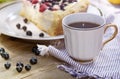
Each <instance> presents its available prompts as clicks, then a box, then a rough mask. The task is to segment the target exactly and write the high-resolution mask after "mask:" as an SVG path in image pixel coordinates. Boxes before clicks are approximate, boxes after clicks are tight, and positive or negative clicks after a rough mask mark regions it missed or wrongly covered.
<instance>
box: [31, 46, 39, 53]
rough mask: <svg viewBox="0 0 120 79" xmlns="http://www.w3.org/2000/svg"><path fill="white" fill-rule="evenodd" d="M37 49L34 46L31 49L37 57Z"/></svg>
mask: <svg viewBox="0 0 120 79" xmlns="http://www.w3.org/2000/svg"><path fill="white" fill-rule="evenodd" d="M37 48H38V47H37V46H35V47H33V48H32V52H33V53H34V54H35V55H39V54H40V51H39V50H38V49H37Z"/></svg>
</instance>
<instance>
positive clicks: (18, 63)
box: [16, 62, 24, 67]
mask: <svg viewBox="0 0 120 79" xmlns="http://www.w3.org/2000/svg"><path fill="white" fill-rule="evenodd" d="M16 66H22V67H24V64H23V63H22V62H17V63H16Z"/></svg>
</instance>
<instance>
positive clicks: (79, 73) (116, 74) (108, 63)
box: [38, 36, 120, 79]
mask: <svg viewBox="0 0 120 79" xmlns="http://www.w3.org/2000/svg"><path fill="white" fill-rule="evenodd" d="M38 50H39V51H41V53H40V55H42V56H44V55H45V54H48V53H49V54H50V55H52V56H54V57H56V58H58V59H60V60H62V61H64V62H66V63H68V64H69V66H68V65H67V66H66V65H59V66H58V68H59V69H61V70H64V71H65V72H68V73H69V74H71V75H72V76H74V77H76V78H78V79H81V77H83V76H86V75H88V76H93V77H94V78H95V79H120V37H119V36H117V37H116V38H115V39H114V40H112V41H111V42H109V43H108V44H107V45H105V47H104V48H103V50H102V51H101V52H100V53H99V55H98V57H97V58H96V59H95V61H94V62H92V63H89V64H81V63H80V62H77V61H75V60H73V59H72V58H71V57H69V54H68V53H67V51H66V49H57V48H55V47H54V46H51V45H50V46H48V47H47V46H43V45H38ZM48 51H49V52H48ZM86 79H87V78H86Z"/></svg>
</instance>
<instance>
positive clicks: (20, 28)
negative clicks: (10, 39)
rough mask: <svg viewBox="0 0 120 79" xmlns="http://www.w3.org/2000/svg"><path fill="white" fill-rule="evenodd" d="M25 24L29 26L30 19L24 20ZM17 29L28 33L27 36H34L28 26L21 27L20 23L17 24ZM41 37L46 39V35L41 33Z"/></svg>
mask: <svg viewBox="0 0 120 79" xmlns="http://www.w3.org/2000/svg"><path fill="white" fill-rule="evenodd" d="M23 22H24V23H25V24H27V23H28V19H27V18H24V19H23ZM16 28H17V29H18V30H23V31H24V32H25V33H26V35H27V36H32V35H33V33H32V31H30V30H27V26H25V25H24V26H21V24H20V23H17V24H16ZM39 37H44V33H40V34H39Z"/></svg>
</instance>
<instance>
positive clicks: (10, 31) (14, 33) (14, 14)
mask: <svg viewBox="0 0 120 79" xmlns="http://www.w3.org/2000/svg"><path fill="white" fill-rule="evenodd" d="M21 7H22V3H21V2H14V3H12V4H9V5H6V6H4V7H2V8H0V32H1V33H2V34H4V35H7V36H11V37H15V38H20V39H27V40H57V39H63V38H64V35H59V36H54V37H51V36H49V35H48V34H46V33H45V37H39V34H40V33H41V32H42V31H41V30H39V29H38V28H36V27H35V25H34V24H32V23H30V22H29V23H28V24H27V25H26V24H25V23H24V22H23V17H21V16H20V15H19V11H20V9H21ZM87 12H88V13H94V14H97V15H100V16H102V12H101V10H100V9H98V8H97V7H95V6H93V5H90V6H89V7H88V11H87ZM17 23H20V24H21V25H22V26H24V25H25V26H30V28H28V30H31V31H32V33H33V35H32V36H27V35H26V32H24V31H23V30H18V29H17V28H16V24H17Z"/></svg>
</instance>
